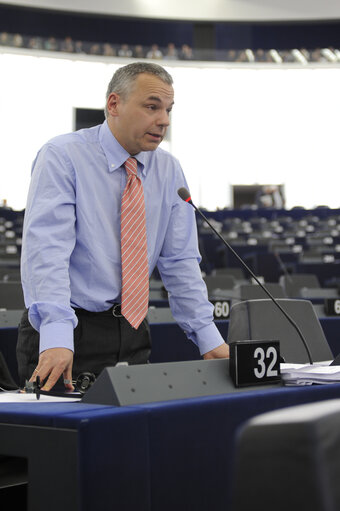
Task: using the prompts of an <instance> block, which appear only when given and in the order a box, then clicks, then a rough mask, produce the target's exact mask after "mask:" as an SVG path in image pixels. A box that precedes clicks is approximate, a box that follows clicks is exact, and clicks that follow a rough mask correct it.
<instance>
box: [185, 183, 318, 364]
mask: <svg viewBox="0 0 340 511" xmlns="http://www.w3.org/2000/svg"><path fill="white" fill-rule="evenodd" d="M177 193H178V195H179V196H180V198H181V199H182V200H184V201H185V202H187V203H188V204H191V205H192V207H193V208H194V209H195V210H196V211H197V213H199V215H200V216H201V217H202V218H203V219H204V220H205V222H206V223H207V224H208V225H209V227H210V228H211V229H212V230H213V231H214V233H215V234H216V235H217V236H218V237H219V238H220V240H221V241H222V242H223V244H224V245H225V246H226V247H227V248H228V249H229V250H230V251H231V252H232V254H234V256H235V257H236V258H237V259H238V260H239V261H240V263H241V265H242V266H243V267H244V268H245V269H246V270H247V272H248V273H249V274H250V275H251V276H252V277H253V279H254V280H255V281H256V282H257V284H258V285H259V286H260V287H261V288H262V289H263V291H264V292H265V293H266V295H267V296H268V297H269V298H270V299H271V300H272V302H273V303H275V305H276V307H277V308H278V309H280V311H281V312H282V314H283V315H284V316H285V318H286V319H287V320H288V321H289V323H290V324H291V325H292V326H293V327H294V328H295V330H296V332H297V333H298V335H299V337H300V339H301V341H302V343H303V345H304V347H305V349H306V352H307V355H308V359H309V363H310V364H313V360H312V355H311V353H310V350H309V348H308V345H307V342H306V339H305V338H304V336H303V334H302V332H301V330H300V328H299V327H298V325H297V324H296V323H295V321H294V320H293V319H292V318H291V317H290V316H289V314H287V312H286V311H285V310H284V309H283V308H282V307H281V305H280V304H279V302H278V301H277V300H276V298H274V296H273V295H272V294H271V293H270V291H268V289H267V288H266V287H265V286H264V285H263V284H262V283H261V282H260V281H259V279H258V278H257V277H256V275H255V274H254V272H253V271H252V270H251V269H250V268H249V266H248V265H247V264H246V263H245V262H244V261H243V259H242V258H241V257H240V256H239V255H238V253H237V252H235V250H234V249H233V248H232V246H231V245H229V243H228V242H227V241H226V240H225V239H224V238H223V237H222V236H221V235H220V233H219V232H217V231H216V229H215V228H214V227H213V225H212V224H211V223H210V222H209V220H208V219H207V217H206V216H205V215H204V214H203V213H202V211H201V210H200V209H198V208H197V207H196V206H195V204H194V203H193V202H192V200H191V197H190V193H189V191H188V190H187V189H186V188H184V187H183V188H179V189H178V190H177Z"/></svg>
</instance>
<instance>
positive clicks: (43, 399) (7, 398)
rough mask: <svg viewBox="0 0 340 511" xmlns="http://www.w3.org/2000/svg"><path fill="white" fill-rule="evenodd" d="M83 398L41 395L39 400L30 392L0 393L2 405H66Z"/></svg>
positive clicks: (76, 395) (77, 395) (77, 396)
mask: <svg viewBox="0 0 340 511" xmlns="http://www.w3.org/2000/svg"><path fill="white" fill-rule="evenodd" d="M80 400H81V396H79V394H78V393H76V394H75V397H69V396H66V397H63V396H53V395H50V396H48V395H46V394H40V397H39V399H37V396H36V394H35V393H33V392H32V393H28V392H18V391H17V390H14V391H9V392H0V404H1V403H63V402H64V403H65V402H70V403H71V402H74V401H80Z"/></svg>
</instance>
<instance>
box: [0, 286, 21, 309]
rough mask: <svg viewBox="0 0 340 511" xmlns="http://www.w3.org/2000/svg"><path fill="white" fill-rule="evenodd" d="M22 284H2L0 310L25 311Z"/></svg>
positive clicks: (0, 288)
mask: <svg viewBox="0 0 340 511" xmlns="http://www.w3.org/2000/svg"><path fill="white" fill-rule="evenodd" d="M24 308H25V303H24V296H23V292H22V286H21V282H0V309H8V310H13V309H17V310H19V309H24Z"/></svg>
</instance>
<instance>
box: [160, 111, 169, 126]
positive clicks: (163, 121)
mask: <svg viewBox="0 0 340 511" xmlns="http://www.w3.org/2000/svg"><path fill="white" fill-rule="evenodd" d="M158 124H159V125H160V126H164V127H167V126H169V124H170V117H169V112H167V111H166V110H162V111H161V112H160V115H159V117H158Z"/></svg>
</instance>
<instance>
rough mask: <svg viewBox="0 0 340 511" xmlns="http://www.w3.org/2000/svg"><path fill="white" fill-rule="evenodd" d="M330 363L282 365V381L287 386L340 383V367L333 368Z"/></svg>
mask: <svg viewBox="0 0 340 511" xmlns="http://www.w3.org/2000/svg"><path fill="white" fill-rule="evenodd" d="M330 363H331V361H327V362H318V363H315V364H313V365H311V364H280V371H281V377H282V381H283V383H284V384H285V385H312V384H313V383H319V384H329V383H340V366H331V365H329V364H330Z"/></svg>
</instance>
